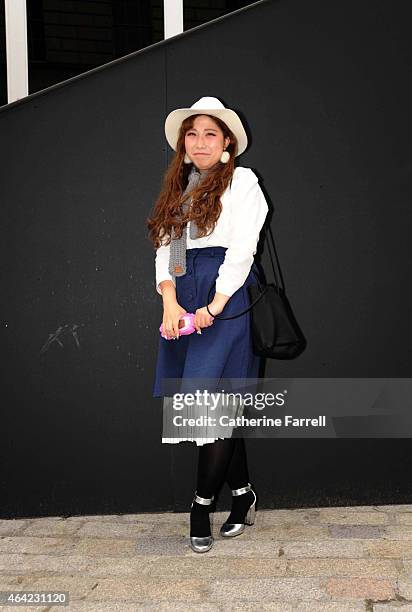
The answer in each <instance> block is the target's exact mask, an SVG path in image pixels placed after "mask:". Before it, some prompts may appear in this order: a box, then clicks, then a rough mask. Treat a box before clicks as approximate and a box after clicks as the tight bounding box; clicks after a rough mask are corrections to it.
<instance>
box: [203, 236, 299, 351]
mask: <svg viewBox="0 0 412 612" xmlns="http://www.w3.org/2000/svg"><path fill="white" fill-rule="evenodd" d="M269 233H270V236H271V239H272V246H273V251H274V253H275V257H276V261H277V264H278V269H279V278H280V279H281V282H282V285H280V284H279V281H278V276H277V274H276V269H275V263H274V260H273V257H272V253H271V251H270V248H269V255H270V259H271V261H272V268H273V273H274V276H275V282H274V283H268V284H264V283H262V282H261V280H260V279H259V277H258V275H257V274H255V276H256V279H257V285H249V286H248V287H247V291H248V295H249V299H250V306H249V308H246V309H245V310H243V311H242V312H239V313H238V314H236V315H233V316H231V317H222V316H221V315H213V314H212V313H211V312H210V310H209V308H208V306H206V308H207V311H208V313H209V314H210V315H212V317H214V318H215V319H236V318H237V317H240V316H241V315H244V314H246V313H247V312H249V310H250V311H251V328H252V343H253V352H254V353H255V355H258V356H259V357H268V358H269V359H294V358H295V357H297V356H298V355H300V354H301V353H302V352H303V351H304V349H305V348H306V340H305V337H304V335H303V333H302V331H301V329H300V327H299V325H298V322H297V321H296V318H295V315H294V314H293V311H292V308H291V305H290V303H289V300H288V298H287V296H286V292H285V284H284V281H283V277H282V272H281V269H280V265H279V260H278V256H277V253H276V247H275V242H274V240H273V235H272V230H271V228H270V226H269ZM253 272H254V271H253ZM215 282H216V281H214V282H213V285H212V286H211V287H210V289H209V293H208V304H209V303H210V301H211V300H210V293H211V291H212V289H213V287H214V286H215Z"/></svg>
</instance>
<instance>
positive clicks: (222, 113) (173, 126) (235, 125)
mask: <svg viewBox="0 0 412 612" xmlns="http://www.w3.org/2000/svg"><path fill="white" fill-rule="evenodd" d="M197 114H201V115H213V116H214V117H218V118H219V119H221V120H222V121H224V122H225V123H226V125H227V127H228V128H229V129H230V130H231V131H232V132H233V134H234V135H235V136H236V138H237V143H238V150H237V153H236V155H240V154H241V153H243V151H244V150H245V149H246V147H247V136H246V132H245V130H244V127H243V125H242V122H241V120H240V119H239V116H238V115H237V114H236V113H235V111H233V110H231V109H230V108H225V106H223V104H222V103H221V101H220V100H218V99H217V98H213V97H212V96H204V97H203V98H200V99H199V100H198V101H197V102H195V103H194V104H192V106H191V107H190V108H176V109H175V110H174V111H172V112H171V113H169V114H168V116H167V117H166V121H165V134H166V139H167V142H168V143H169V144H170V146H171V147H172V149H173V150H174V151H176V145H177V138H178V135H179V130H180V126H181V125H182V121H183V120H184V119H186V118H187V117H190V116H191V115H197Z"/></svg>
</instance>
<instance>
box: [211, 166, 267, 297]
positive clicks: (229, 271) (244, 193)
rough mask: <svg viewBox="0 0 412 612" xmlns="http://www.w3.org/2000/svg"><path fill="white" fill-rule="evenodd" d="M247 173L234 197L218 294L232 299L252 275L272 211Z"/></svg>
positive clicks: (249, 172) (253, 174)
mask: <svg viewBox="0 0 412 612" xmlns="http://www.w3.org/2000/svg"><path fill="white" fill-rule="evenodd" d="M245 170H246V169H245ZM247 170H248V172H247V173H246V174H244V176H243V179H242V182H241V184H239V185H238V187H237V188H236V190H235V192H234V194H233V196H234V199H233V208H232V218H231V230H230V237H229V246H228V247H227V250H226V253H225V259H224V262H223V263H222V265H221V266H220V267H219V270H218V277H217V279H216V292H218V293H223V294H224V295H227V296H228V297H231V296H232V295H233V294H234V293H235V292H236V291H237V290H238V289H239V288H240V287H241V286H242V285H243V283H244V282H245V280H246V278H247V276H248V274H249V272H250V269H251V267H252V263H253V259H254V255H255V254H256V249H257V243H258V241H259V235H260V231H261V229H262V227H263V224H264V222H265V219H266V215H267V213H268V210H269V207H268V205H267V202H266V199H265V196H264V194H263V191H262V190H261V188H260V185H259V183H258V178H257V176H256V175H255V173H254V172H253V171H252V170H251V169H250V168H248V169H247Z"/></svg>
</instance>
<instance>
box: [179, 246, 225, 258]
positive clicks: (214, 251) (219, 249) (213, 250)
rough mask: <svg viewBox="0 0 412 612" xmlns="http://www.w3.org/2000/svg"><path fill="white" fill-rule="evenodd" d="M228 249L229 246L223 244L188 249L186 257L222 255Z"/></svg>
mask: <svg viewBox="0 0 412 612" xmlns="http://www.w3.org/2000/svg"><path fill="white" fill-rule="evenodd" d="M226 251H227V247H223V246H213V247H203V248H196V249H186V257H222V255H224V254H225V253H226Z"/></svg>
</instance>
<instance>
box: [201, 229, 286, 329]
mask: <svg viewBox="0 0 412 612" xmlns="http://www.w3.org/2000/svg"><path fill="white" fill-rule="evenodd" d="M268 228H269V232H270V236H271V239H272V247H273V251H274V253H275V257H276V262H277V265H278V268H279V277H280V279H281V281H282V286H280V285H279V282H278V276H277V274H276V269H275V264H274V261H273V257H272V253H271V252H270V248H269V255H270V260H271V262H272V268H273V274H274V276H275V289H277V290H278V292H279V289H282V290H283V291H285V284H284V282H283V276H282V271H281V269H280V265H279V259H278V255H277V252H276V247H275V241H274V239H273V234H272V229H271V227H270V225H268ZM266 234H267V232H266V233H265V238H266ZM252 272H254V274H255V276H256V279H257V284H258V287H259V290H260V295H259V296H258V297H257V298H256V299H255V300H253V302H252V303H251V304H250V306H249V308H246V309H245V310H242V311H241V312H239V313H238V314H236V315H232V316H231V317H222V316H220V315H214V314H212V313H211V312H210V310H209V307H208V304H207V305H206V308H207V311H208V313H209V314H210V315H211V316H212V317H213V318H214V319H222V320H224V319H237V317H240V316H241V315H244V314H246V313H247V312H249V310H251V309H252V308H253V306H254V305H255V304H257V302H258V301H259V300H260V299H261V298H262V297H263V296H264V294H265V293H266V291H267V290H268V287H269V285H266V286H265V288H264V289H263V291H262V289H261V288H262V284H261V282H260V280H259V276H258V275H257V274H256V272H255V270H253V269H252ZM215 282H216V280H214V281H213V283H212V285H211V287H210V289H209V293H208V294H207V301H208V302H209V301H210V292H211V291H212V289H213V287H214V285H215Z"/></svg>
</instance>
